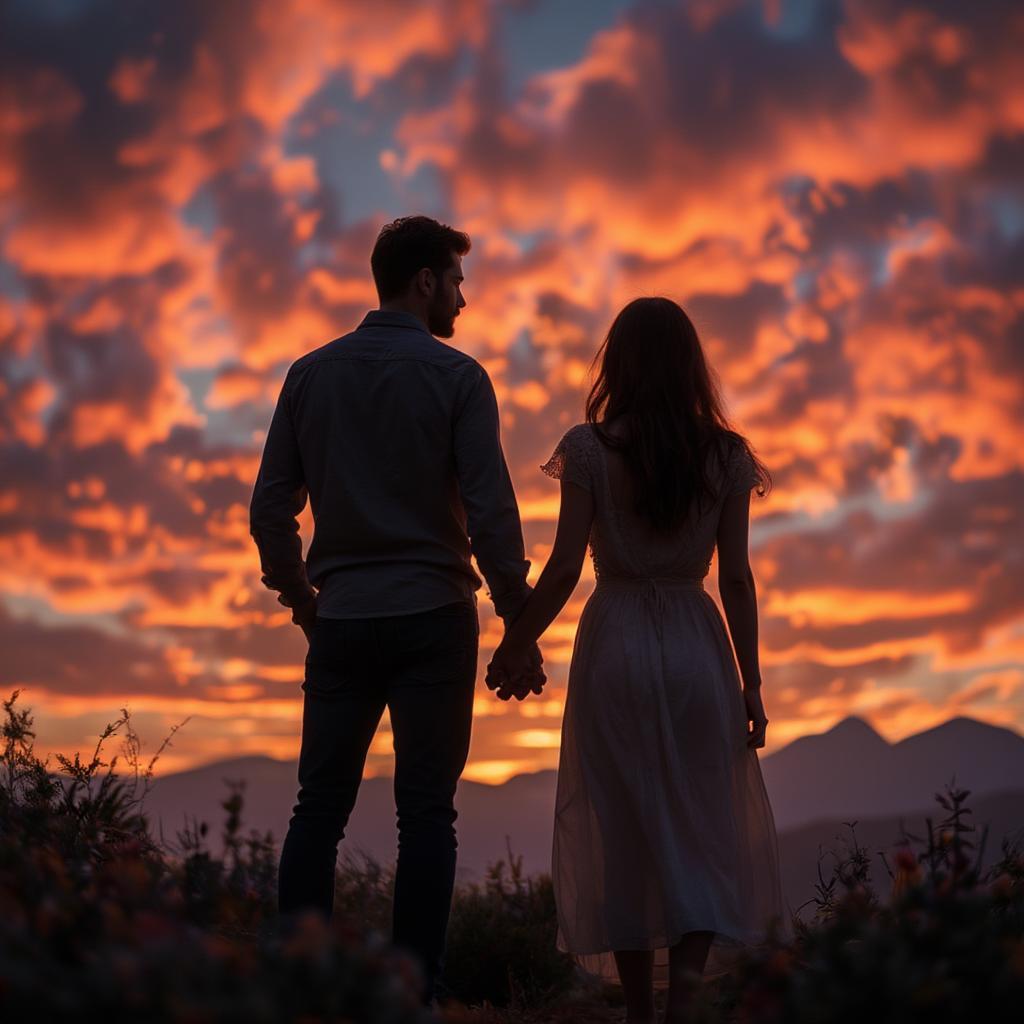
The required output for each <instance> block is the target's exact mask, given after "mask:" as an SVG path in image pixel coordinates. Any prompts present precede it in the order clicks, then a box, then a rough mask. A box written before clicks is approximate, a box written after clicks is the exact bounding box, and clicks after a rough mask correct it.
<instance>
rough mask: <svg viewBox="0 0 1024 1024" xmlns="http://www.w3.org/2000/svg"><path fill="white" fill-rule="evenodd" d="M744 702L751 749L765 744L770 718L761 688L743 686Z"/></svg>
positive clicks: (748, 743)
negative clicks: (767, 714)
mask: <svg viewBox="0 0 1024 1024" xmlns="http://www.w3.org/2000/svg"><path fill="white" fill-rule="evenodd" d="M743 702H744V704H746V707H747V725H748V732H747V746H748V747H750V748H751V749H754V748H755V747H763V746H764V734H765V729H766V728H767V726H768V718H767V716H766V715H765V713H764V703H763V702H762V700H761V688H760V687H756V688H753V689H747V688H746V687H744V688H743Z"/></svg>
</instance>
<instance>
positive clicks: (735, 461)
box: [729, 445, 758, 494]
mask: <svg viewBox="0 0 1024 1024" xmlns="http://www.w3.org/2000/svg"><path fill="white" fill-rule="evenodd" d="M757 482H758V473H757V467H756V466H755V465H754V460H753V459H752V458H751V457H750V452H748V451H747V449H746V448H745V447H744V446H743V445H737V446H736V449H735V451H734V452H733V454H732V459H731V461H730V470H729V494H745V493H746V492H747V491H749V490H750V489H751V488H752V487H755V486H757Z"/></svg>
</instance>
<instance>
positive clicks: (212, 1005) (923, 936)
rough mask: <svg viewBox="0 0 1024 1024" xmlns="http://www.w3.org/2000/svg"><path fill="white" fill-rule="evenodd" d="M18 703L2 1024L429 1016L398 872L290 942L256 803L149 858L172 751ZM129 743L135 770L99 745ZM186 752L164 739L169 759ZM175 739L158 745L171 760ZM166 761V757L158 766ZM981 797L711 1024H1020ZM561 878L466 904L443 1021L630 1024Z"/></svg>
mask: <svg viewBox="0 0 1024 1024" xmlns="http://www.w3.org/2000/svg"><path fill="white" fill-rule="evenodd" d="M17 697H18V691H15V692H14V693H13V694H12V696H11V698H10V699H9V700H6V701H4V702H3V708H4V716H3V722H2V727H3V749H2V757H0V1019H2V1020H10V1021H18V1020H40V1021H63V1020H70V1019H72V1018H75V1019H92V1018H93V1017H96V1018H102V1019H104V1020H105V1021H108V1022H118V1021H127V1020H132V1021H139V1020H144V1021H152V1022H163V1021H174V1022H189V1024H201V1022H207V1021H209V1022H220V1021H227V1022H230V1021H239V1022H242V1021H244V1022H246V1024H259V1022H283V1021H294V1022H312V1021H332V1022H338V1024H341V1022H350V1024H356V1022H374V1024H376V1022H380V1024H389V1022H395V1024H405V1022H421V1021H423V1022H425V1021H428V1020H432V1019H436V1018H434V1017H433V1016H432V1015H431V1014H430V1013H429V1012H427V1011H425V1010H423V1009H422V1008H420V1007H419V1006H418V1005H417V1002H416V999H415V998H414V995H413V992H414V985H415V979H416V971H417V968H416V965H415V964H414V963H413V962H412V961H411V960H409V959H407V958H405V957H403V956H402V955H401V954H399V953H397V952H395V951H393V950H391V949H389V948H388V945H387V942H386V938H385V937H386V935H387V931H388V926H389V919H390V892H391V884H392V875H391V869H390V868H388V867H383V866H381V865H379V864H377V863H375V862H373V861H371V860H366V859H359V858H353V857H346V856H343V857H342V859H341V861H340V863H339V871H338V882H337V894H336V904H335V905H336V913H335V922H334V924H333V925H332V926H331V927H327V926H323V925H318V924H317V923H316V919H315V918H310V919H309V920H308V922H307V924H306V926H305V927H303V928H301V929H299V930H298V931H297V932H296V933H294V934H291V935H289V936H287V937H283V936H281V935H279V934H278V928H277V919H276V911H275V906H276V893H275V883H276V871H277V853H276V850H275V846H274V840H273V837H272V836H270V835H269V834H267V835H258V834H255V833H250V834H248V835H244V834H243V829H242V812H243V809H244V803H243V797H244V792H243V790H242V789H241V787H240V786H239V785H231V786H229V787H228V792H227V794H226V796H225V799H224V801H223V807H224V812H225V814H224V822H223V826H222V827H223V830H224V839H225V853H224V855H223V856H222V857H214V856H212V855H211V853H210V852H209V850H208V848H207V845H206V836H207V833H208V827H209V826H208V824H207V823H205V822H189V823H186V824H185V827H184V828H183V829H182V831H180V832H178V833H177V836H176V841H174V842H167V841H162V842H157V841H156V840H155V839H154V838H153V837H152V836H151V834H150V830H149V827H148V822H147V819H146V815H145V796H146V793H147V792H148V791H149V789H150V787H151V785H152V778H153V766H154V764H155V762H156V760H157V758H158V757H159V755H160V751H158V752H157V754H156V755H155V756H154V757H153V759H152V760H151V761H150V762H149V764H148V766H147V767H146V768H145V769H144V770H143V769H142V768H141V765H140V764H139V751H140V749H141V745H140V743H139V740H138V737H137V736H136V735H135V734H134V732H133V731H132V728H131V723H130V719H129V715H128V712H127V711H122V716H121V718H120V719H118V721H116V722H115V723H113V724H111V725H109V726H107V728H106V729H105V730H104V732H103V734H102V735H101V737H100V739H99V742H98V743H97V746H96V749H95V751H94V753H93V755H92V757H91V758H90V759H89V760H87V761H83V760H81V759H80V757H79V755H77V754H76V755H75V756H74V758H73V759H71V758H66V757H63V756H58V759H57V760H58V766H57V770H55V769H54V767H53V766H50V765H48V764H45V763H43V762H42V761H40V759H39V758H38V757H37V756H36V755H35V754H34V752H33V740H34V733H33V731H32V717H31V715H30V713H29V711H28V710H21V709H19V708H18V707H17V706H16V702H17ZM117 734H120V738H121V739H122V741H123V742H122V749H123V754H122V759H123V760H124V762H125V764H126V769H127V770H122V771H120V772H119V771H117V770H116V765H117V763H118V761H119V758H118V757H117V756H115V757H112V758H111V759H110V761H109V762H107V761H104V760H103V756H104V754H103V746H104V744H105V743H106V742H107V741H109V740H110V739H111V737H114V736H115V735H117ZM169 739H170V737H168V740H169ZM166 743H167V741H165V744H164V745H165V746H166ZM163 749H164V748H163V747H161V748H160V750H161V751H162V750H163ZM968 796H969V793H968V792H966V791H964V790H959V789H957V788H956V787H955V786H954V785H949V786H947V787H946V790H945V792H944V793H939V794H936V800H937V801H938V804H939V806H940V808H941V814H939V815H937V821H935V822H933V821H932V820H927V821H926V822H925V823H924V828H923V829H922V830H921V832H920V834H911V833H905V834H904V836H902V837H894V841H893V847H892V848H891V849H889V850H885V851H876V853H877V859H878V862H879V864H880V866H881V869H882V871H881V872H880V873H881V874H882V878H883V881H884V885H885V890H884V898H883V896H881V895H880V893H879V891H878V890H877V889H876V887H875V885H874V883H873V881H872V868H873V867H876V866H877V865H875V863H874V858H873V857H872V855H871V853H869V851H868V850H867V849H865V848H864V847H861V846H860V845H859V844H858V842H857V838H856V822H850V823H848V826H847V827H848V830H849V837H848V839H847V840H846V843H845V850H844V852H843V853H842V854H840V855H837V856H836V857H835V863H834V864H833V866H832V867H831V869H830V872H828V873H827V875H826V873H825V872H824V871H822V870H821V867H820V865H819V878H818V884H817V886H816V892H815V896H814V898H813V899H812V900H811V901H810V902H809V904H808V905H807V906H805V907H803V908H800V909H801V914H800V915H799V916H798V917H797V918H796V919H795V920H794V922H793V927H794V929H795V938H794V939H793V941H792V942H789V943H785V942H782V941H781V940H773V941H771V942H769V943H767V944H766V946H765V947H764V948H762V949H759V950H756V951H750V952H749V953H748V954H747V955H745V956H744V957H743V959H742V960H741V961H740V963H739V965H738V967H737V969H736V970H735V971H734V972H733V973H731V974H729V975H727V976H725V977H723V978H721V979H717V980H716V981H714V982H708V983H707V984H705V986H704V988H703V990H702V991H701V993H700V994H699V998H698V1001H697V1002H696V1003H695V1005H694V1008H693V1020H694V1021H695V1022H701V1024H719V1022H722V1024H724V1022H736V1024H746V1022H749V1024H790V1022H808V1024H810V1022H821V1024H826V1022H829V1024H831V1022H840V1024H841V1022H851V1024H853V1022H857V1024H862V1022H865V1021H867V1022H869V1024H880V1022H889V1021H892V1022H896V1021H899V1022H901V1024H905V1022H908V1021H928V1022H932V1024H939V1022H945V1021H958V1022H959V1021H986V1022H987V1021H1004V1020H1005V1021H1011V1020H1013V1021H1017V1020H1020V1019H1021V1013H1022V1012H1024V1011H1022V1007H1024V895H1022V894H1024V856H1022V853H1021V849H1020V845H1019V842H1017V841H1010V840H1008V839H1002V840H1001V845H1000V849H1001V853H1002V856H1001V857H1000V859H999V860H998V861H997V862H996V863H994V864H993V865H992V866H991V867H989V868H988V869H987V870H985V871H982V870H980V864H981V863H982V851H983V848H984V845H985V843H986V842H987V841H988V837H987V835H986V833H985V831H984V830H983V829H982V830H980V831H979V830H976V829H975V827H974V826H973V825H971V824H970V823H969V821H968V820H967V819H968V817H969V815H970V813H971V812H970V809H969V808H968V807H967V805H966V799H967V797H968ZM554 939H555V919H554V898H553V894H552V889H551V881H550V879H549V878H548V877H546V876H539V877H533V878H530V877H525V876H524V875H523V873H522V870H521V864H520V862H519V861H518V859H517V858H515V857H513V856H512V855H511V851H510V855H509V859H508V860H507V861H505V862H499V863H498V864H495V865H494V866H493V867H492V868H491V870H490V871H489V873H488V875H487V877H486V879H484V881H483V882H481V883H479V884H476V885H462V886H460V887H459V888H458V889H457V892H456V896H455V901H454V904H453V909H452V918H451V925H450V932H449V946H448V969H447V973H446V976H445V979H444V980H445V985H446V989H447V992H448V996H447V999H446V1005H445V1007H444V1009H443V1011H442V1012H443V1016H444V1019H445V1020H446V1021H450V1022H455V1021H466V1022H475V1024H513V1022H533V1024H541V1022H551V1021H564V1022H569V1021H580V1022H587V1021H594V1022H599V1021H621V1020H622V1018H623V1012H622V1004H621V995H620V994H619V992H618V990H617V988H615V987H612V986H603V985H601V984H600V983H599V982H597V981H596V980H595V979H592V978H590V977H589V976H587V975H584V974H582V973H581V972H579V971H578V969H577V968H576V967H575V965H574V964H573V962H572V961H571V960H570V959H568V958H567V957H565V956H563V955H561V954H559V953H558V952H557V951H556V950H555V948H554Z"/></svg>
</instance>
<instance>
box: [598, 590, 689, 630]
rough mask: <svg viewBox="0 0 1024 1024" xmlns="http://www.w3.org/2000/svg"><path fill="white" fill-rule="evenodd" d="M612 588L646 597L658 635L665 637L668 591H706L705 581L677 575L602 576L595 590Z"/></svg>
mask: <svg viewBox="0 0 1024 1024" xmlns="http://www.w3.org/2000/svg"><path fill="white" fill-rule="evenodd" d="M612 590H631V591H633V592H634V593H637V594H641V595H642V596H644V597H646V598H647V599H648V600H649V601H650V602H651V604H652V605H653V608H654V619H655V628H656V629H657V631H658V637H659V638H662V639H663V627H664V623H663V621H662V620H663V619H664V617H665V614H666V613H667V611H668V602H667V601H666V600H665V595H666V593H672V592H674V591H679V590H682V591H691V592H694V593H698V594H703V593H706V591H705V590H704V581H703V580H695V579H684V578H682V577H677V576H601V577H599V578H598V579H597V581H596V584H595V587H594V592H595V593H600V592H602V591H603V592H605V593H607V592H608V591H612Z"/></svg>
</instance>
